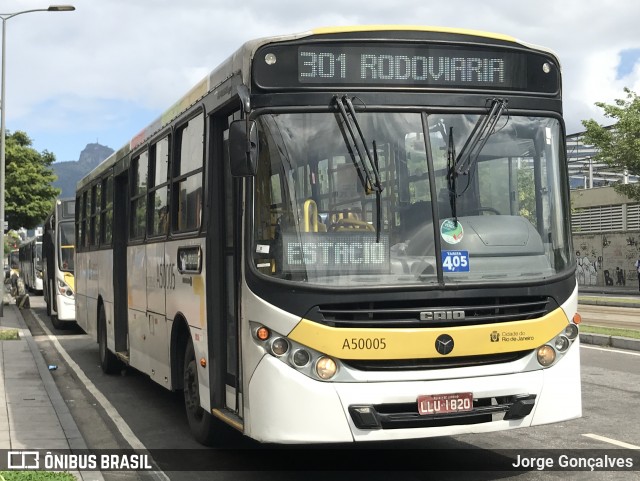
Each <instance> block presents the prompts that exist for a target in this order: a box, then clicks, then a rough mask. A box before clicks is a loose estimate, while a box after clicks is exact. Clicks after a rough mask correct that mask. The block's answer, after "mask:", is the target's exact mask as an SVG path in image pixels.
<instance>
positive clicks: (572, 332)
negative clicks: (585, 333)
mask: <svg viewBox="0 0 640 481" xmlns="http://www.w3.org/2000/svg"><path fill="white" fill-rule="evenodd" d="M563 334H564V335H565V336H567V337H568V338H569V339H571V340H573V339H575V338H576V337H578V326H576V325H575V324H567V327H565V328H564V333H563Z"/></svg>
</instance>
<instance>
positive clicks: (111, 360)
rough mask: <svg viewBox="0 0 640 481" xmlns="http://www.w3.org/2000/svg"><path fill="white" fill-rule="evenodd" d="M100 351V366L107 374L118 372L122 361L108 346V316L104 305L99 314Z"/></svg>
mask: <svg viewBox="0 0 640 481" xmlns="http://www.w3.org/2000/svg"><path fill="white" fill-rule="evenodd" d="M98 353H99V354H100V367H101V368H102V371H103V372H104V373H105V374H116V373H118V372H120V370H121V369H122V365H121V364H122V363H121V362H120V360H119V359H118V358H117V357H116V355H115V354H114V353H112V352H111V351H110V350H109V348H108V347H107V316H106V315H105V313H104V307H100V313H99V314H98Z"/></svg>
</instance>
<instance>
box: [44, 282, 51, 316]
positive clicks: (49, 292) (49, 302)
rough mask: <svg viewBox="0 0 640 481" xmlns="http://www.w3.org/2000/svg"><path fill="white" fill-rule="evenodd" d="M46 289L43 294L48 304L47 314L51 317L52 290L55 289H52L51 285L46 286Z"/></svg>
mask: <svg viewBox="0 0 640 481" xmlns="http://www.w3.org/2000/svg"><path fill="white" fill-rule="evenodd" d="M44 289H45V290H43V291H42V295H43V297H44V302H45V303H46V304H47V316H49V317H51V292H53V290H52V289H51V286H45V288H44ZM45 292H47V295H44V293H45Z"/></svg>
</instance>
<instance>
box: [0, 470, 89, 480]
mask: <svg viewBox="0 0 640 481" xmlns="http://www.w3.org/2000/svg"><path fill="white" fill-rule="evenodd" d="M77 480H78V478H76V477H75V476H74V475H73V474H70V473H59V472H48V471H0V481H77Z"/></svg>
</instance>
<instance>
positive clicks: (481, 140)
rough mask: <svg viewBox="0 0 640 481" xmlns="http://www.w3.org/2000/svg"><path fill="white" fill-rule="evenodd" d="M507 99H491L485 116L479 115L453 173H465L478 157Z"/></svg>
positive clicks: (492, 131) (503, 109) (505, 106)
mask: <svg viewBox="0 0 640 481" xmlns="http://www.w3.org/2000/svg"><path fill="white" fill-rule="evenodd" d="M507 102H508V100H507V99H492V100H491V108H490V110H489V113H488V114H487V116H486V117H480V119H478V122H477V123H476V125H475V126H474V127H473V130H472V131H471V135H469V137H468V138H467V141H466V142H465V143H464V146H463V147H462V150H461V151H460V155H458V158H457V159H456V162H455V167H454V171H455V175H461V174H466V173H468V172H469V170H470V169H471V167H473V164H474V162H475V161H476V160H477V159H478V156H479V155H480V152H482V149H483V148H484V145H485V144H486V143H487V140H489V137H490V136H491V134H493V133H494V129H495V126H496V124H497V123H498V120H500V117H501V116H502V114H503V113H504V111H505V109H506V108H507Z"/></svg>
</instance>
